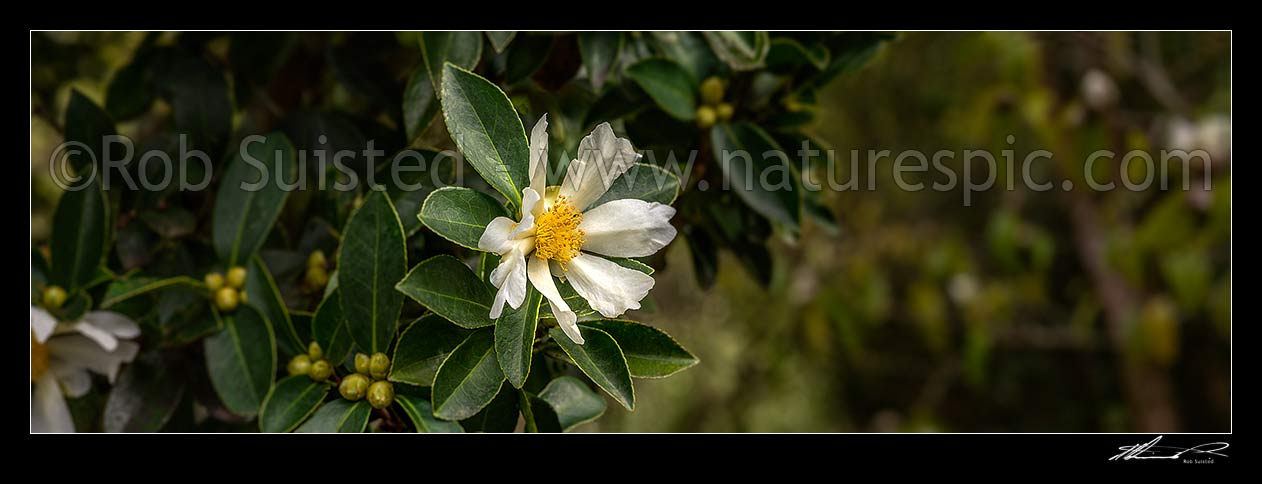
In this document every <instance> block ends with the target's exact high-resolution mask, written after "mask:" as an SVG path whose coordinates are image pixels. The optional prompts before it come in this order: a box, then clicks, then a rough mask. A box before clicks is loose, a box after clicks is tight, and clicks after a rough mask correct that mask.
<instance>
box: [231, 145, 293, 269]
mask: <svg viewBox="0 0 1262 484" xmlns="http://www.w3.org/2000/svg"><path fill="white" fill-rule="evenodd" d="M244 143H245V152H244V153H240V152H239V153H237V154H236V155H233V157H232V161H231V162H229V164H228V170H227V172H226V173H224V176H223V179H222V180H221V181H220V182H219V192H218V193H217V194H216V195H215V208H214V220H213V221H212V232H213V240H214V246H215V252H216V253H217V254H219V260H220V261H222V262H223V263H224V265H226V266H230V267H231V266H238V265H245V263H246V261H249V260H250V258H251V257H253V256H254V253H255V252H258V249H259V247H262V245H263V241H264V240H267V234H268V233H269V232H271V230H272V224H274V223H275V222H276V218H277V217H279V216H280V212H281V209H283V208H284V207H285V200H286V199H288V198H289V191H288V190H285V189H284V188H282V186H281V185H282V184H283V183H292V182H293V180H294V179H295V178H296V176H297V170H296V164H295V161H294V147H293V145H291V144H290V143H289V138H288V137H286V136H285V135H284V134H283V133H280V132H273V133H271V134H269V135H267V136H266V138H264V139H263V140H262V142H257V141H245V142H244ZM278 173H280V174H283V180H281V182H283V183H281V182H278V180H277V178H276V177H277V174H278Z"/></svg>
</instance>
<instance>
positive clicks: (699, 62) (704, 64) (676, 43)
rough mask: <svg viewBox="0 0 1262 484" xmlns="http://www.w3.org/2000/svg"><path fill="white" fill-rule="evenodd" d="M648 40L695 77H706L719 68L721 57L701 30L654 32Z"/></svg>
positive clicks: (663, 54) (664, 55)
mask: <svg viewBox="0 0 1262 484" xmlns="http://www.w3.org/2000/svg"><path fill="white" fill-rule="evenodd" d="M648 40H649V41H651V42H652V43H653V44H654V45H655V46H656V47H657V50H658V51H659V52H660V53H661V55H662V56H663V57H666V58H667V59H670V60H673V61H675V62H677V63H678V64H679V65H680V66H682V67H683V68H684V69H687V70H688V73H689V74H692V78H693V79H698V80H700V79H705V78H706V77H708V76H710V75H711V74H714V73H715V72H716V70H717V69H718V68H719V65H720V64H719V59H718V58H716V57H715V56H714V52H712V51H711V50H710V45H709V43H708V42H706V39H705V37H704V36H703V35H702V34H701V33H700V32H678V31H676V32H669V31H668V32H652V36H651V37H649V39H648Z"/></svg>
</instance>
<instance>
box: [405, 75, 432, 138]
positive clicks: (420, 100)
mask: <svg viewBox="0 0 1262 484" xmlns="http://www.w3.org/2000/svg"><path fill="white" fill-rule="evenodd" d="M439 107H440V106H439V103H438V96H437V95H436V94H435V93H434V83H433V82H431V81H430V80H429V69H428V68H427V65H426V64H424V63H422V64H421V65H418V66H416V69H415V70H413V71H412V77H409V78H408V84H407V87H406V88H405V89H404V91H403V127H404V129H405V130H407V137H408V140H414V139H416V138H418V137H420V136H421V134H423V133H424V132H425V129H426V128H428V127H429V125H430V122H432V121H433V120H434V116H436V115H437V114H438V109H439Z"/></svg>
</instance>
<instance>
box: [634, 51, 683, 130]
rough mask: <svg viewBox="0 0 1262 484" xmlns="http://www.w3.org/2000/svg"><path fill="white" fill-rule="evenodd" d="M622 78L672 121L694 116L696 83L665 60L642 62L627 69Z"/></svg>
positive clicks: (675, 65) (681, 70)
mask: <svg viewBox="0 0 1262 484" xmlns="http://www.w3.org/2000/svg"><path fill="white" fill-rule="evenodd" d="M626 75H627V76H628V77H630V78H631V80H633V81H635V83H636V84H639V86H640V88H641V89H644V92H646V93H648V95H649V97H650V98H653V102H655V103H657V107H660V108H662V111H665V112H666V114H669V115H671V116H672V117H674V118H675V119H680V120H684V121H691V120H692V119H693V118H695V117H696V115H697V112H696V111H697V81H696V80H695V79H693V78H692V76H691V75H690V74H688V71H686V70H684V68H683V67H680V66H679V64H676V63H675V62H674V61H672V60H669V59H659V58H652V59H644V60H642V61H639V62H636V63H635V64H631V65H630V66H628V67H627V71H626Z"/></svg>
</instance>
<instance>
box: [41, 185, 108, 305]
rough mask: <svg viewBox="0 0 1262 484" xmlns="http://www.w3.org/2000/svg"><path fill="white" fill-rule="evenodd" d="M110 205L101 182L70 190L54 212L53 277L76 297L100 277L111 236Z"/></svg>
mask: <svg viewBox="0 0 1262 484" xmlns="http://www.w3.org/2000/svg"><path fill="white" fill-rule="evenodd" d="M108 213H109V202H107V201H106V199H105V194H104V193H103V192H102V191H101V185H100V182H99V181H93V182H92V183H90V184H88V185H87V186H85V187H83V188H81V189H78V190H68V191H66V192H65V193H64V194H63V195H62V196H61V200H60V201H58V202H57V210H56V211H55V212H53V235H52V240H51V241H50V243H49V245H50V246H51V247H50V248H51V250H52V268H51V277H50V279H51V280H52V282H53V284H57V285H59V286H61V287H62V288H63V289H65V290H66V291H67V292H69V293H71V294H73V293H74V292H75V291H76V290H78V289H79V288H80V287H84V286H86V285H87V284H88V283H89V282H91V281H92V280H93V279H94V278H95V277H96V275H97V273H98V271H99V269H100V267H101V262H102V260H103V259H104V257H105V247H106V237H107V234H108V233H109V227H108V226H107V224H108V223H109V222H108V220H107V218H108Z"/></svg>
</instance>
